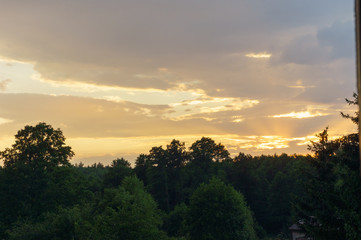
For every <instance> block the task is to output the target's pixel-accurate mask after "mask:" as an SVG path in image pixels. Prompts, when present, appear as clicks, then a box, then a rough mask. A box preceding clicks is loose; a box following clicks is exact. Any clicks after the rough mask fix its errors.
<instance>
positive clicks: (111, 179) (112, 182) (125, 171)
mask: <svg viewBox="0 0 361 240" xmlns="http://www.w3.org/2000/svg"><path fill="white" fill-rule="evenodd" d="M132 173H133V171H132V168H131V167H130V163H129V162H128V161H127V160H125V159H124V158H120V159H119V158H118V159H115V160H113V161H112V163H111V165H110V167H109V168H108V171H107V173H106V174H105V176H104V185H105V186H106V187H117V186H120V185H121V183H122V181H123V179H124V178H125V177H127V176H130V175H131V174H132Z"/></svg>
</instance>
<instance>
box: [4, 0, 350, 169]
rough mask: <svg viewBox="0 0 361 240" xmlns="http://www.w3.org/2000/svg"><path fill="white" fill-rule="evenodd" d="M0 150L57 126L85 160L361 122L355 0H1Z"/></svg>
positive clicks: (263, 144)
mask: <svg viewBox="0 0 361 240" xmlns="http://www.w3.org/2000/svg"><path fill="white" fill-rule="evenodd" d="M0 3H1V8H0V20H1V21H0V32H1V37H0V132H1V135H0V151H1V150H3V149H5V148H6V147H10V146H11V144H12V143H13V141H14V137H13V136H14V135H15V134H16V132H17V131H18V130H20V129H21V128H23V127H24V126H25V125H35V124H37V123H38V122H46V123H48V124H51V125H52V126H53V127H54V128H60V129H61V130H62V131H63V133H64V135H65V137H66V138H67V140H66V142H67V144H68V145H70V146H71V147H72V148H73V150H74V152H75V154H76V156H75V158H74V159H73V162H80V161H82V162H83V163H84V164H92V163H94V162H103V163H105V164H108V163H109V162H110V161H111V160H113V159H115V158H118V157H124V158H126V159H128V160H130V161H131V162H133V161H134V159H135V158H136V156H138V155H139V154H140V153H148V151H149V150H150V148H151V147H153V146H160V145H163V146H165V145H167V144H169V143H170V141H171V140H172V139H174V138H175V139H179V140H180V141H184V142H186V145H187V146H190V144H191V143H193V142H194V141H195V140H197V139H200V138H201V137H202V136H207V137H211V138H213V139H214V140H215V141H217V142H221V143H223V144H224V145H226V146H227V149H228V150H229V151H230V152H231V153H233V154H236V153H238V152H244V153H250V154H252V155H260V154H274V153H278V154H281V153H288V154H293V153H308V151H307V144H308V143H309V141H310V140H312V139H314V135H315V134H316V133H318V132H320V131H322V130H323V129H324V128H325V127H327V126H328V127H329V132H330V135H331V136H334V137H336V136H341V135H344V134H347V133H351V132H354V131H356V126H354V125H353V124H352V123H351V122H350V121H348V120H345V119H342V118H341V116H340V111H344V112H349V113H352V112H353V111H355V109H354V108H352V107H349V106H347V104H346V103H345V101H344V98H352V93H353V92H354V91H355V90H356V80H355V53H354V52H355V51H354V48H355V43H354V39H355V36H354V13H353V1H352V0H343V1H339V0H327V1H326V0H316V1H315V0H293V1H289V0H275V1H264V0H263V1H255V0H241V1H239V0H225V1H216V0H197V1H189V0H184V1H179V0H147V1H143V0H141V1H132V0H102V1H95V0H77V1H67V0H64V1H45V0H42V1H40V0H32V1H22V0H13V1H7V0H0Z"/></svg>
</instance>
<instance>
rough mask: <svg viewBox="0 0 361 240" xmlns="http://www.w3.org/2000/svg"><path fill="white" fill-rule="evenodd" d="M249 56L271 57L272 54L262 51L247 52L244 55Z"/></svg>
mask: <svg viewBox="0 0 361 240" xmlns="http://www.w3.org/2000/svg"><path fill="white" fill-rule="evenodd" d="M245 56H246V57H249V58H271V56H272V54H270V53H267V52H263V53H248V54H246V55H245Z"/></svg>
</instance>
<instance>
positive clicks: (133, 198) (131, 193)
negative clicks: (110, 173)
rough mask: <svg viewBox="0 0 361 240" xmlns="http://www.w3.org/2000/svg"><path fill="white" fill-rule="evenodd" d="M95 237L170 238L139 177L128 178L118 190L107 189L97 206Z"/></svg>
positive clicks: (123, 239) (94, 222) (130, 238)
mask: <svg viewBox="0 0 361 240" xmlns="http://www.w3.org/2000/svg"><path fill="white" fill-rule="evenodd" d="M94 211H95V212H96V216H95V217H94V221H93V224H94V225H93V226H94V228H93V230H92V231H93V236H94V237H93V238H91V239H122V240H127V239H129V240H137V239H139V240H142V239H150V240H152V239H154V240H158V239H160V240H161V239H166V235H165V233H164V232H162V231H161V230H159V227H160V225H161V223H162V221H161V218H160V212H158V209H157V205H156V203H155V201H154V200H153V198H152V196H151V195H150V194H148V193H146V192H145V190H144V186H143V183H142V182H141V181H140V180H139V179H137V178H136V177H126V178H124V180H123V183H122V185H121V187H119V188H118V189H105V191H104V196H103V198H102V199H101V200H100V201H99V203H98V204H97V205H96V206H95V209H94Z"/></svg>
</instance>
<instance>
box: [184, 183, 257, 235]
mask: <svg viewBox="0 0 361 240" xmlns="http://www.w3.org/2000/svg"><path fill="white" fill-rule="evenodd" d="M188 224H189V234H190V239H191V240H202V239H207V240H212V239H224V240H227V239H257V237H256V234H255V231H254V226H253V225H254V224H253V218H252V213H251V211H250V210H249V209H248V207H247V205H246V202H245V200H244V198H243V196H242V195H241V194H240V193H239V192H237V191H236V190H235V189H234V188H233V187H232V186H229V185H226V184H225V183H223V182H222V181H221V180H219V179H217V178H213V179H212V180H211V181H210V182H209V183H208V184H205V183H203V184H201V185H200V186H199V188H197V189H196V191H194V193H193V195H192V197H191V199H190V206H189V222H188Z"/></svg>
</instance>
